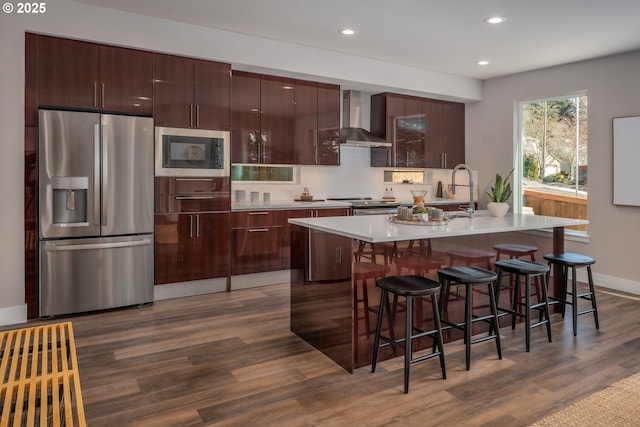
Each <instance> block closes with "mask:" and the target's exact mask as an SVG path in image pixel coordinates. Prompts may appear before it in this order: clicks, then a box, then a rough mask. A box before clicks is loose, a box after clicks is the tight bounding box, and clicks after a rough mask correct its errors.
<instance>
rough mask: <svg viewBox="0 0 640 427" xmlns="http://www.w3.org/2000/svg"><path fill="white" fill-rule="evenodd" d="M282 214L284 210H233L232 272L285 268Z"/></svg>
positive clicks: (245, 272)
mask: <svg viewBox="0 0 640 427" xmlns="http://www.w3.org/2000/svg"><path fill="white" fill-rule="evenodd" d="M283 218H284V217H283V211H281V210H264V211H247V212H245V211H243V212H233V213H232V224H231V250H232V258H231V274H232V275H239V274H250V273H261V272H264V271H275V270H281V269H282V263H283V247H282V245H281V243H282V238H283V233H284V230H283V228H284V226H283Z"/></svg>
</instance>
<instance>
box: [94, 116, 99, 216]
mask: <svg viewBox="0 0 640 427" xmlns="http://www.w3.org/2000/svg"><path fill="white" fill-rule="evenodd" d="M93 223H94V224H95V225H98V226H99V225H100V124H99V123H96V124H94V125H93Z"/></svg>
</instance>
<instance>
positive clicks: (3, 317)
mask: <svg viewBox="0 0 640 427" xmlns="http://www.w3.org/2000/svg"><path fill="white" fill-rule="evenodd" d="M17 323H27V304H23V305H16V306H14V307H2V308H0V326H5V325H15V324H17Z"/></svg>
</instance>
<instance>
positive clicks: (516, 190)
mask: <svg viewBox="0 0 640 427" xmlns="http://www.w3.org/2000/svg"><path fill="white" fill-rule="evenodd" d="M579 97H587V99H588V97H589V95H588V93H587V91H586V90H579V91H575V92H567V93H564V94H561V95H553V96H544V97H535V98H530V99H525V100H520V101H515V102H514V110H515V114H514V122H515V123H514V136H513V168H514V173H513V195H512V203H513V207H512V209H513V212H514V213H517V214H521V213H522V212H523V202H524V194H523V177H522V173H523V167H524V166H523V165H524V158H523V151H524V150H523V136H524V127H523V126H522V121H523V109H524V106H525V105H526V104H533V103H539V102H545V101H547V102H548V101H557V100H565V99H570V98H579ZM588 120H589V119H588V118H587V126H588ZM587 147H588V141H587ZM587 156H588V154H587ZM588 164H589V161H588V160H587V165H588ZM588 203H589V196H588V190H587V219H589V218H588V212H589V209H588ZM565 235H566V236H567V237H568V238H570V240H576V241H588V238H589V231H588V229H587V231H579V230H572V229H566V230H565Z"/></svg>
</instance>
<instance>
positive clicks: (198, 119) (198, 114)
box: [196, 104, 200, 128]
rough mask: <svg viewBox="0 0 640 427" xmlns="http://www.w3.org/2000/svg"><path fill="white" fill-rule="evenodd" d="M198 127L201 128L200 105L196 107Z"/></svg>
mask: <svg viewBox="0 0 640 427" xmlns="http://www.w3.org/2000/svg"><path fill="white" fill-rule="evenodd" d="M196 127H197V128H199V127H200V104H198V105H196Z"/></svg>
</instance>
